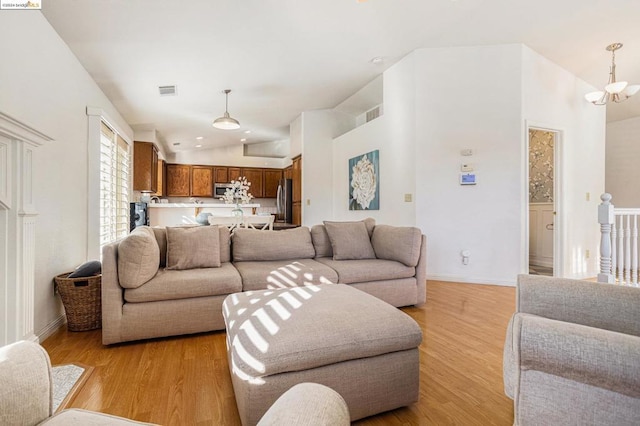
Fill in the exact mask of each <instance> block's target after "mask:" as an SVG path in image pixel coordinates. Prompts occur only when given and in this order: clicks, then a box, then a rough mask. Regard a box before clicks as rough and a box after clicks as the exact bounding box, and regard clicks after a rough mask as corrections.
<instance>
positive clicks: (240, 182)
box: [220, 176, 253, 216]
mask: <svg viewBox="0 0 640 426" xmlns="http://www.w3.org/2000/svg"><path fill="white" fill-rule="evenodd" d="M250 188H251V182H249V181H247V178H246V177H244V176H240V177H239V178H238V179H237V180H232V181H231V186H230V187H229V188H227V190H226V191H225V193H224V195H223V196H222V197H220V199H221V200H222V201H224V203H225V204H235V205H236V208H235V209H233V211H232V212H231V214H233V215H234V216H242V214H243V212H242V208H241V205H242V204H247V203H249V201H251V199H252V198H253V195H251V194H250V193H249V189H250Z"/></svg>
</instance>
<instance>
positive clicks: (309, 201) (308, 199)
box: [307, 198, 311, 206]
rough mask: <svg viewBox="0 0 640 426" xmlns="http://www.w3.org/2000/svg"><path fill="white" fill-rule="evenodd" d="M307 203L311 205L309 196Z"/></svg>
mask: <svg viewBox="0 0 640 426" xmlns="http://www.w3.org/2000/svg"><path fill="white" fill-rule="evenodd" d="M307 205H308V206H310V205H311V198H307Z"/></svg>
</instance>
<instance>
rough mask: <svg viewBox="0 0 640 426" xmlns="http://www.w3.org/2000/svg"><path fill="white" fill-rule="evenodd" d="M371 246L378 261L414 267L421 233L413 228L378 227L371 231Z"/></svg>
mask: <svg viewBox="0 0 640 426" xmlns="http://www.w3.org/2000/svg"><path fill="white" fill-rule="evenodd" d="M371 245H373V250H374V251H375V253H376V257H377V258H378V259H387V260H395V261H397V262H401V263H404V264H405V265H407V266H411V267H415V266H416V265H417V264H418V259H419V258H420V247H421V245H422V231H420V229H418V228H415V227H413V226H389V225H378V226H376V228H375V229H374V230H373V236H372V237H371Z"/></svg>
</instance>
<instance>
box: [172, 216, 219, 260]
mask: <svg viewBox="0 0 640 426" xmlns="http://www.w3.org/2000/svg"><path fill="white" fill-rule="evenodd" d="M218 267H220V232H219V231H218V227H217V226H195V227H175V228H174V227H167V269H176V270H184V269H195V268H218Z"/></svg>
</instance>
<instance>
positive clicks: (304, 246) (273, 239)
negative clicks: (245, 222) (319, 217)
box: [231, 226, 316, 262]
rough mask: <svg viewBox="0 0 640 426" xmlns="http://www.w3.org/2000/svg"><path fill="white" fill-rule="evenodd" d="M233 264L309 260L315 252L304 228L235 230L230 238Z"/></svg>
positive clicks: (308, 232)
mask: <svg viewBox="0 0 640 426" xmlns="http://www.w3.org/2000/svg"><path fill="white" fill-rule="evenodd" d="M231 241H232V244H231V249H232V253H233V254H232V256H233V261H234V262H238V261H240V262H243V261H255V260H289V259H311V258H313V257H314V256H315V254H316V252H315V250H314V248H313V243H312V242H311V232H310V231H309V228H307V227H306V226H302V227H300V228H295V229H287V230H285V231H259V230H256V229H245V228H240V229H236V230H235V232H234V233H233V236H232V237H231Z"/></svg>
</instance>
